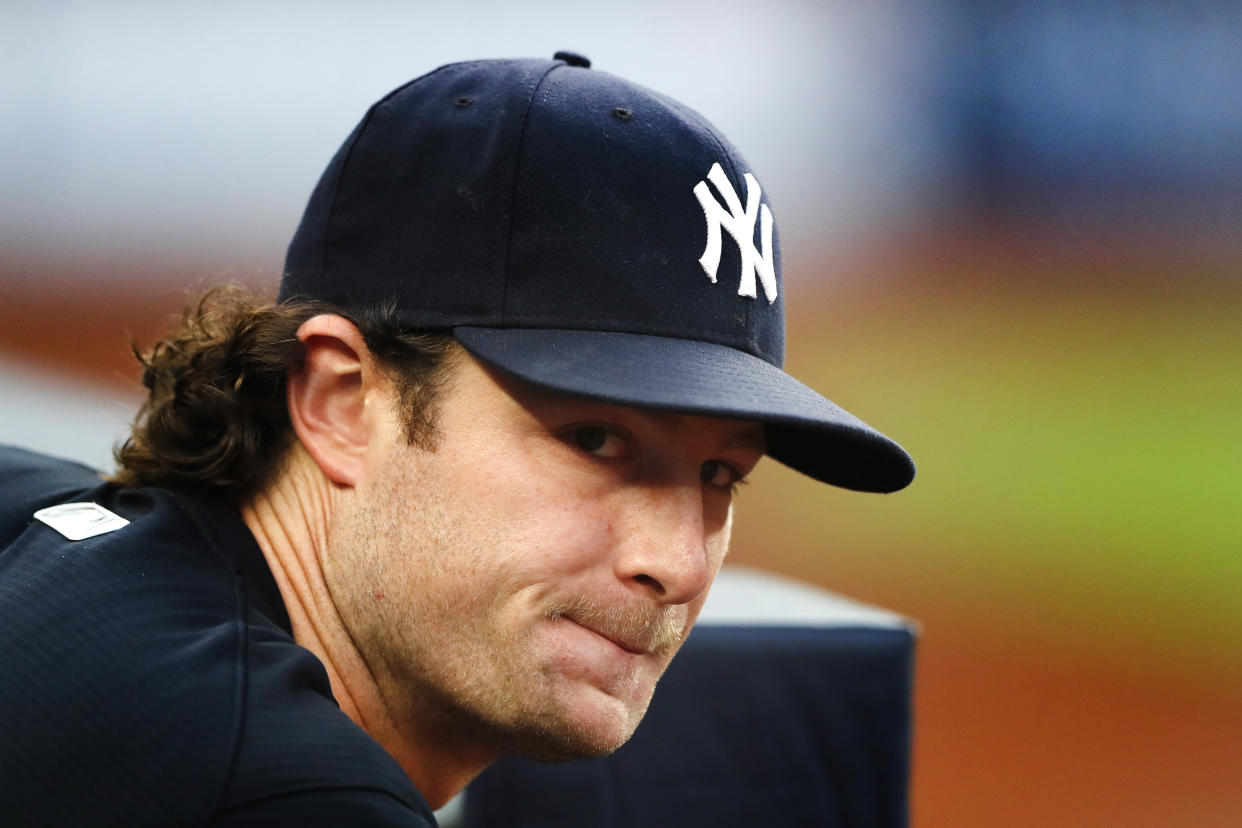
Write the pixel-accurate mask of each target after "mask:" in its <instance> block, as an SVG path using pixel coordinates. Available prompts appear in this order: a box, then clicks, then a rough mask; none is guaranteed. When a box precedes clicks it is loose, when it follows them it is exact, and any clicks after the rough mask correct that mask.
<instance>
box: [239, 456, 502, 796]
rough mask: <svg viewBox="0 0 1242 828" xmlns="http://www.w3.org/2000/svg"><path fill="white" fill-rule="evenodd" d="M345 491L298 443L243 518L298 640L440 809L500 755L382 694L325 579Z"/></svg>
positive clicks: (347, 708) (341, 701) (347, 709)
mask: <svg viewBox="0 0 1242 828" xmlns="http://www.w3.org/2000/svg"><path fill="white" fill-rule="evenodd" d="M341 496H343V494H342V492H341V491H340V490H339V489H338V488H337V487H335V486H334V485H333V484H332V482H331V481H329V480H328V479H327V478H326V477H325V476H324V475H323V474H322V473H321V472H320V471H319V468H318V466H316V465H315V463H314V461H313V460H312V459H311V457H310V456H309V455H308V454H307V452H306V451H305V450H304V449H303V448H302V447H301V444H299V443H296V442H295V443H294V446H293V449H292V450H291V452H290V457H289V458H288V461H287V462H286V463H285V465H284V467H283V468H282V470H281V472H280V475H279V477H278V478H277V480H276V481H275V482H274V483H272V484H271V485H270V486H268V487H267V488H266V489H264V490H263V491H262V492H260V493H259V494H258V495H256V496H255V497H254V498H253V499H251V500H250V501H249V502H247V503H245V504H243V506H242V509H241V514H242V520H243V521H245V523H246V526H247V527H249V529H250V531H251V533H252V534H253V535H254V537H255V540H256V541H257V542H258V545H259V548H260V549H261V550H262V551H263V556H264V558H265V559H266V560H267V565H268V567H269V568H270V569H271V571H272V575H273V577H274V578H275V581H276V585H277V587H278V588H279V590H280V597H281V599H282V600H283V602H284V604H285V609H286V611H287V612H288V613H289V621H290V624H291V626H292V629H293V638H294V640H295V641H296V642H297V643H298V644H300V645H301V646H303V647H305V648H306V649H307V650H309V651H310V652H311V653H313V654H314V655H315V656H316V657H317V658H318V659H319V661H320V662H321V663H322V664H323V666H324V669H325V670H326V671H327V673H328V680H329V682H330V683H331V686H332V694H333V696H334V697H335V698H336V702H337V704H338V705H339V706H340V708H341V711H342V712H344V713H345V714H346V715H347V716H349V718H350V719H352V720H353V721H354V723H355V724H357V725H358V726H359V727H361V728H362V729H363V730H364V731H366V732H367V733H368V734H369V735H370V736H371V737H372V738H373V739H375V740H376V741H377V742H379V744H380V745H381V746H382V747H383V748H384V749H385V750H386V751H388V753H389V754H391V755H392V757H393V758H394V759H396V760H397V762H398V763H399V764H400V765H401V767H402V769H403V770H404V771H405V772H406V774H407V775H408V776H409V777H410V779H411V780H412V781H413V782H414V785H415V786H416V787H417V788H418V790H419V793H421V794H422V795H423V798H424V799H426V800H427V802H428V804H430V805H431V807H432V808H439V807H441V806H442V805H443V804H444V803H446V802H447V801H448V800H449V799H451V798H452V797H453V796H454V795H455V794H456V793H457V792H458V791H460V790H461V789H462V788H464V787H465V786H466V784H467V783H468V782H469V781H470V780H471V779H473V778H474V777H475V776H476V775H477V774H478V773H479V772H480V771H481V770H482V769H483V768H484V767H486V766H487V764H489V763H490V762H491V760H492V759H494V758H495V757H494V756H490V755H486V754H487V753H488V751H479V750H477V749H476V750H470V749H469V748H468V747H467V746H464V745H457V746H449V745H446V744H443V743H442V742H441V741H440V740H439V739H437V738H435V737H433V736H430V735H429V734H427V733H426V732H425V728H424V727H422V726H420V723H419V722H415V721H400V720H399V719H398V718H397V717H396V716H395V715H394V713H395V711H394V710H393V709H392V706H391V705H390V704H388V703H387V701H386V700H385V696H384V693H383V690H382V683H381V682H380V681H379V680H378V679H377V677H376V676H375V675H374V674H373V673H372V671H371V669H370V667H369V666H368V664H367V661H366V659H365V658H364V657H363V654H362V653H360V652H359V651H358V649H357V647H356V645H355V643H354V640H353V638H352V636H351V635H350V632H349V629H348V627H347V626H346V624H345V621H344V619H342V618H341V615H340V612H339V611H338V609H337V606H336V603H335V602H334V601H333V598H332V593H331V590H330V589H329V588H328V585H327V582H326V580H325V578H324V572H323V566H322V561H323V556H324V554H325V553H327V552H328V551H329V546H328V544H329V537H330V526H331V517H332V511H333V505H334V504H335V502H336V500H337V498H339V497H341ZM426 724H429V723H426ZM476 747H477V746H476Z"/></svg>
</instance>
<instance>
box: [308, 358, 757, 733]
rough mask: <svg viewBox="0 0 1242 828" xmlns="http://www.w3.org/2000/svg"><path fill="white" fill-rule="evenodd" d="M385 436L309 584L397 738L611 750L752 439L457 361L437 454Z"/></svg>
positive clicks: (660, 659) (688, 592) (719, 551)
mask: <svg viewBox="0 0 1242 828" xmlns="http://www.w3.org/2000/svg"><path fill="white" fill-rule="evenodd" d="M390 399H391V398H389V400H390ZM371 402H372V401H371V400H368V404H369V405H370V404H371ZM376 403H377V405H378V406H380V407H379V408H377V411H382V406H383V405H384V404H385V401H384V400H383V399H379V400H377V401H376ZM381 422H382V423H383V427H382V429H381V430H380V432H379V433H378V434H377V436H376V438H375V439H373V440H372V442H371V446H370V449H369V454H368V457H367V469H368V472H367V477H366V478H365V480H363V482H362V483H361V485H359V486H358V487H357V488H355V489H354V490H352V491H351V493H350V495H349V497H347V498H344V499H343V500H342V507H343V508H342V510H341V511H342V514H341V515H340V518H339V520H338V521H337V523H336V524H335V525H333V526H330V527H329V531H330V532H331V539H330V548H329V552H328V554H327V555H326V556H325V560H324V570H325V576H326V578H327V582H328V585H329V588H330V589H331V591H332V594H333V598H334V600H335V601H336V603H337V606H338V609H339V611H340V612H341V615H342V617H343V619H344V621H345V624H346V626H347V628H348V629H349V632H350V634H351V636H352V637H353V639H354V642H355V644H356V645H357V647H358V649H359V651H360V652H361V653H362V655H363V657H364V659H365V660H366V662H367V664H368V666H369V668H370V670H371V672H372V673H373V675H374V676H375V677H376V679H377V681H378V683H379V686H380V690H381V692H382V693H383V695H384V699H385V702H386V703H387V706H388V708H389V710H390V711H392V712H393V714H394V717H396V719H397V721H396V724H397V726H398V727H401V728H406V729H409V730H410V731H411V733H413V732H418V733H419V734H421V735H422V736H430V737H432V738H437V739H445V738H453V739H457V740H460V741H462V742H463V743H467V742H472V743H474V744H476V745H487V746H489V747H494V748H497V749H498V752H499V753H510V752H512V753H521V754H525V755H532V756H539V757H543V758H560V757H569V756H585V755H598V754H603V753H607V752H610V751H612V750H615V749H616V748H617V747H619V746H620V745H621V744H622V743H624V742H625V740H626V739H628V738H629V736H630V735H631V733H632V732H633V730H634V728H635V727H636V726H637V725H638V722H639V721H640V719H641V718H642V716H643V714H644V712H645V711H646V709H647V704H648V702H649V701H650V699H651V694H652V692H653V690H654V688H655V684H656V681H657V679H658V678H659V677H660V675H661V674H662V673H663V672H664V669H665V667H666V666H667V665H668V663H669V661H670V659H671V658H672V657H673V654H674V653H675V652H676V650H677V649H678V647H679V646H680V642H681V640H682V638H684V636H685V635H686V634H688V633H689V631H690V627H691V626H692V625H693V624H694V621H695V618H696V617H697V616H698V612H699V609H700V607H701V606H702V604H703V600H704V598H705V597H706V594H707V589H708V587H709V586H710V584H711V582H712V580H713V578H714V577H715V575H716V572H717V571H718V569H719V568H720V564H721V561H722V560H723V558H724V556H725V552H726V550H727V548H728V544H729V531H730V520H731V505H730V503H731V497H732V488H733V486H734V484H735V483H736V482H737V481H738V479H740V478H741V477H742V476H743V475H745V474H746V473H748V472H749V471H750V469H751V468H752V467H753V466H754V464H755V463H756V462H757V461H758V459H759V457H760V456H761V454H762V452H763V435H762V429H761V428H760V427H759V426H758V425H756V424H754V423H750V422H746V421H740V420H728V419H720V418H708V417H698V416H690V415H683V414H674V413H667V412H664V413H661V412H655V411H652V410H649V409H637V408H632V407H626V406H618V405H612V404H607V403H600V402H594V401H590V400H585V399H581V398H577V397H571V396H567V395H563V394H557V393H553V392H548V391H543V390H539V389H536V388H534V387H533V386H530V385H528V384H526V383H522V382H520V381H516V380H513V379H510V378H503V377H502V376H500V375H498V374H495V373H493V372H491V371H489V370H486V369H484V368H483V367H481V366H480V364H479V363H477V362H476V361H474V360H473V359H472V358H470V357H468V356H466V355H464V354H463V355H461V360H460V364H459V365H458V367H456V368H454V371H453V375H452V379H451V381H450V383H449V385H448V386H447V387H446V388H445V390H444V392H443V395H442V397H441V400H440V402H439V406H438V409H437V424H438V440H437V445H436V448H435V450H434V451H425V450H423V449H419V448H417V447H415V446H411V445H409V444H408V443H407V442H406V441H405V439H404V433H403V430H402V428H401V425H400V423H399V420H398V417H397V414H396V412H395V411H393V410H392V406H391V404H389V405H388V411H387V412H385V413H383V416H381Z"/></svg>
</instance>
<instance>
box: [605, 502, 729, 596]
mask: <svg viewBox="0 0 1242 828" xmlns="http://www.w3.org/2000/svg"><path fill="white" fill-rule="evenodd" d="M633 495H634V501H633V502H632V503H631V504H630V507H629V519H628V520H625V521H623V528H622V532H623V533H624V534H623V536H622V537H621V539H620V540H619V542H618V547H619V550H618V552H617V557H616V563H615V566H616V573H617V577H618V578H620V579H621V581H622V582H624V583H626V584H629V585H632V587H633V588H635V589H638V590H640V591H642V592H643V593H644V594H646V595H647V596H648V597H650V598H652V599H654V600H656V601H657V602H658V603H661V604H685V603H688V602H690V601H693V600H694V599H695V598H697V597H698V596H699V595H700V594H702V592H703V591H704V590H705V589H707V587H708V586H709V585H710V584H711V579H712V570H711V562H710V556H709V553H708V549H707V536H706V531H705V529H704V519H703V492H702V486H701V484H700V483H699V481H698V480H695V481H694V484H693V485H690V484H682V485H664V486H652V487H644V488H642V489H639V490H637V491H635V492H634V493H633Z"/></svg>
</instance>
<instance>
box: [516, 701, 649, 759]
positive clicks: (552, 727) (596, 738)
mask: <svg viewBox="0 0 1242 828" xmlns="http://www.w3.org/2000/svg"><path fill="white" fill-rule="evenodd" d="M594 713H595V715H579V716H569V715H561V716H545V717H541V719H540V721H539V722H538V724H537V725H536V726H535V727H534V728H531V729H530V730H527V731H526V732H524V733H522V734H520V735H518V738H517V740H516V743H515V745H514V751H513V752H514V753H515V754H517V755H519V756H523V757H525V758H527V759H536V760H539V761H541V762H564V761H568V760H570V759H592V758H597V757H600V756H607V755H609V754H610V753H612V752H614V751H615V750H617V748H619V747H621V746H622V745H624V744H625V743H626V742H628V741H629V740H630V737H631V736H633V735H634V731H635V730H636V729H637V727H638V724H639V722H641V721H642V718H643V714H644V713H646V705H644V706H643V709H642V710H639V711H630V710H621V711H618V710H616V709H610V710H605V711H594Z"/></svg>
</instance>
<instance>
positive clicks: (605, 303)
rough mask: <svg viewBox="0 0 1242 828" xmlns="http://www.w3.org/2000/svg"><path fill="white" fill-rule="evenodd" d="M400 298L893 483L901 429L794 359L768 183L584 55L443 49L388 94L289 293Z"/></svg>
mask: <svg viewBox="0 0 1242 828" xmlns="http://www.w3.org/2000/svg"><path fill="white" fill-rule="evenodd" d="M292 297H308V298H314V299H321V300H327V301H331V302H334V303H336V304H338V305H341V306H343V307H346V308H349V307H364V306H374V305H380V304H384V303H388V304H391V305H393V306H395V308H396V313H397V319H398V321H399V323H400V324H401V325H403V326H406V327H408V328H412V329H415V328H416V329H434V330H451V331H452V332H453V335H454V337H455V338H456V339H457V340H458V341H459V342H460V343H461V345H462V346H463V347H465V349H466V350H467V351H468V352H470V353H471V354H472V355H474V356H475V357H476V358H478V359H479V360H481V361H483V362H484V363H486V364H489V365H491V366H494V367H495V368H498V369H500V370H502V371H504V372H507V373H510V374H513V375H515V376H517V377H520V378H522V379H525V380H527V381H529V382H532V383H534V384H536V385H539V386H542V387H545V388H549V389H553V390H558V391H564V392H569V393H574V394H580V395H585V396H588V397H593V398H598V399H602V400H607V401H610V402H616V403H621V404H625V405H635V406H643V407H654V408H661V409H673V410H677V411H682V412H686V413H691V414H702V415H708V416H713V415H714V416H727V417H735V418H740V419H750V420H756V421H760V422H762V423H764V425H765V430H766V433H767V451H768V454H769V455H770V456H772V457H774V458H775V459H776V460H778V461H780V462H782V463H784V464H786V465H788V466H791V467H792V468H794V469H797V470H798V471H801V472H803V473H805V474H807V475H810V476H811V477H814V478H816V479H818V480H822V481H824V482H827V483H831V484H834V485H837V486H842V487H845V488H848V489H857V490H861V491H876V492H891V491H895V490H897V489H900V488H902V487H904V486H906V485H907V484H908V483H909V482H910V481H911V480H912V479H913V477H914V464H913V462H912V461H911V459H910V457H909V455H908V454H907V453H906V452H905V451H904V450H903V449H902V448H901V447H900V446H899V445H898V444H897V443H895V442H894V441H893V440H891V439H889V438H888V437H886V436H884V435H883V434H881V433H880V432H879V431H877V430H875V429H874V428H872V427H871V426H869V425H867V424H866V423H864V422H862V421H861V420H859V419H858V418H856V417H854V416H853V415H851V414H849V413H847V412H846V411H844V410H843V409H841V408H840V407H839V406H837V405H836V404H834V403H832V402H830V401H829V400H827V399H825V398H824V397H822V396H821V395H819V394H818V393H816V392H815V391H813V390H811V389H810V388H808V387H807V386H805V385H803V384H802V383H800V382H798V381H797V380H795V379H794V378H793V377H791V376H789V375H788V374H786V373H785V372H784V371H783V370H782V366H783V365H784V351H785V342H784V338H785V296H784V291H783V287H782V282H781V272H780V251H779V238H778V235H777V232H776V227H775V219H774V213H773V211H772V208H771V207H770V204H769V199H768V196H767V194H766V193H764V192H763V190H762V188H761V187H760V184H759V182H758V179H757V178H756V176H755V175H754V173H753V171H752V170H751V168H750V166H749V165H748V164H747V163H746V162H745V160H744V159H743V158H742V156H741V155H740V154H739V153H738V151H737V150H736V149H735V148H734V147H733V146H732V145H731V144H730V143H729V142H728V140H727V139H725V137H724V136H723V135H721V134H720V132H719V131H717V130H716V129H715V127H713V126H712V125H711V124H710V123H708V122H707V120H706V119H704V118H703V117H702V116H701V115H699V114H698V113H697V112H695V111H693V110H692V109H690V108H688V107H686V106H684V105H682V104H680V103H678V102H677V101H674V100H672V99H670V98H668V97H666V96H664V95H661V94H659V93H657V92H654V91H651V90H649V89H645V88H643V87H641V86H638V85H636V84H633V83H630V82H628V81H626V80H623V79H621V78H618V77H616V76H614V75H611V74H608V73H606V72H601V71H599V70H597V69H593V68H591V65H590V61H589V60H587V59H586V58H584V57H581V56H579V55H575V54H571V53H565V52H558V53H557V54H556V55H555V56H554V58H553V59H552V60H533V59H522V60H482V61H472V62H465V63H454V64H450V65H447V66H443V67H441V68H439V69H436V70H435V71H433V72H430V73H429V74H426V75H423V76H422V77H420V78H417V79H415V80H413V81H411V82H409V83H407V84H405V85H404V86H401V87H400V88H398V89H396V90H395V91H393V92H391V93H390V94H388V95H387V96H386V97H384V98H382V99H381V100H379V101H378V102H377V103H375V104H374V105H373V106H372V107H371V108H370V110H369V111H368V112H367V113H366V115H365V117H364V118H363V119H362V121H361V123H359V124H358V126H357V127H356V128H355V129H354V131H353V132H352V133H351V134H350V136H349V137H348V138H347V139H346V140H345V143H344V144H343V145H342V146H341V148H340V149H339V150H338V151H337V153H336V155H335V157H334V158H333V159H332V161H331V162H330V163H329V165H328V167H327V169H326V170H325V172H324V174H323V176H322V178H321V179H320V181H319V183H318V185H317V186H316V187H315V189H314V191H313V193H312V195H311V197H310V201H309V203H308V205H307V207H306V212H305V214H304V215H303V217H302V221H301V223H300V225H299V226H298V229H297V232H296V233H295V234H294V237H293V240H292V242H291V243H290V245H289V251H288V256H287V259H286V263H285V272H284V277H283V279H282V282H281V289H280V298H281V299H288V298H292Z"/></svg>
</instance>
